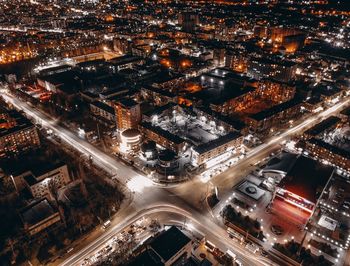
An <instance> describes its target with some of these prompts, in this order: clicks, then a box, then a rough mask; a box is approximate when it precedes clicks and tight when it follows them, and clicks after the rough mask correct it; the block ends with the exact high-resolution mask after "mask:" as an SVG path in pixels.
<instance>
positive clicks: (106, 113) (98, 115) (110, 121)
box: [90, 101, 115, 126]
mask: <svg viewBox="0 0 350 266" xmlns="http://www.w3.org/2000/svg"><path fill="white" fill-rule="evenodd" d="M90 110H91V113H92V115H93V117H94V119H96V120H97V121H99V122H100V123H102V124H104V125H106V126H108V125H114V126H115V109H114V108H113V107H111V106H109V105H108V104H106V103H103V102H100V101H96V102H92V103H90Z"/></svg>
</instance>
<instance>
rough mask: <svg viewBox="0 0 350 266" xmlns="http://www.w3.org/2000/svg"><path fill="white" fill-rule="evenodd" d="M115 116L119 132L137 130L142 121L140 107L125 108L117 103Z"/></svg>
mask: <svg viewBox="0 0 350 266" xmlns="http://www.w3.org/2000/svg"><path fill="white" fill-rule="evenodd" d="M115 115H116V122H117V128H118V130H120V131H124V130H126V129H130V128H137V127H138V124H139V123H140V121H141V110H140V105H136V106H133V107H125V106H123V105H121V104H118V103H117V104H116V106H115Z"/></svg>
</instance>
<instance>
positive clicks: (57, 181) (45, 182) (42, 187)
mask: <svg viewBox="0 0 350 266" xmlns="http://www.w3.org/2000/svg"><path fill="white" fill-rule="evenodd" d="M10 176H11V177H12V180H13V182H14V185H15V188H16V190H17V191H18V192H20V191H22V190H23V189H24V188H28V189H29V191H30V192H31V194H32V196H33V197H34V198H43V197H52V196H54V195H51V194H52V192H51V191H50V189H51V190H52V189H55V190H58V189H60V188H62V187H64V186H65V185H66V184H68V183H69V182H70V181H71V178H70V175H69V172H68V167H67V165H66V164H65V163H62V162H61V163H56V164H52V163H50V162H39V163H33V164H32V165H30V167H29V168H26V169H21V170H19V171H14V172H13V173H10Z"/></svg>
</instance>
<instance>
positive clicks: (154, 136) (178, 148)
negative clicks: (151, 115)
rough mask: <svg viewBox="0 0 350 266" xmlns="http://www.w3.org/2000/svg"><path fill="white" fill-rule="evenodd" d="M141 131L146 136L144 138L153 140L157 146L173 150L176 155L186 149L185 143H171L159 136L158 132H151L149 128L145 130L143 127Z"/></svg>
mask: <svg viewBox="0 0 350 266" xmlns="http://www.w3.org/2000/svg"><path fill="white" fill-rule="evenodd" d="M140 131H141V132H142V133H143V134H144V136H145V137H146V138H148V139H150V140H153V141H154V142H156V143H157V144H159V145H161V146H163V147H165V148H167V149H169V150H172V151H174V152H176V153H179V152H181V151H182V150H183V148H184V147H185V142H182V143H179V144H177V143H174V142H172V141H170V140H169V139H167V138H165V137H163V136H161V135H159V134H157V133H156V132H154V131H152V130H149V129H147V128H144V127H142V126H140Z"/></svg>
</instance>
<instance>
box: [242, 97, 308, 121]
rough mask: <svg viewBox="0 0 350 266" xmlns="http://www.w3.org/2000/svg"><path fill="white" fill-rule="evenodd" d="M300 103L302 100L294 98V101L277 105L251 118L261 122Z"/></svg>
mask: <svg viewBox="0 0 350 266" xmlns="http://www.w3.org/2000/svg"><path fill="white" fill-rule="evenodd" d="M300 103H301V100H300V99H299V98H293V99H292V100H289V101H287V102H284V103H281V104H278V105H275V106H273V107H271V108H269V109H266V110H264V111H261V112H259V113H256V114H252V115H250V116H249V117H251V118H253V119H254V120H257V121H261V120H264V119H266V118H269V117H271V116H273V115H275V114H278V113H280V112H282V111H284V110H287V109H289V108H292V107H294V106H296V105H298V104H300Z"/></svg>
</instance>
